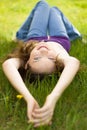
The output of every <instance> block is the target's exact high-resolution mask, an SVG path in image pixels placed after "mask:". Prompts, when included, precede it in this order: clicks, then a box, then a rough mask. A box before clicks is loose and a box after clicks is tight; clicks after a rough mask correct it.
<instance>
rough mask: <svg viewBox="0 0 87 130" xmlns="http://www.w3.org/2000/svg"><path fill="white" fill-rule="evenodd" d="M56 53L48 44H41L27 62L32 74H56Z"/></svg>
mask: <svg viewBox="0 0 87 130" xmlns="http://www.w3.org/2000/svg"><path fill="white" fill-rule="evenodd" d="M55 59H56V58H55V52H54V51H53V50H52V48H50V46H49V45H47V44H46V42H45V43H44V42H40V43H39V44H38V45H37V46H36V47H35V48H34V49H33V50H32V51H31V54H30V58H29V60H28V62H27V64H29V66H30V68H31V70H32V72H34V73H39V74H40V73H46V74H50V73H52V72H55V70H56V66H55Z"/></svg>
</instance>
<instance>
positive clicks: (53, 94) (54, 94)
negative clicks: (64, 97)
mask: <svg viewBox="0 0 87 130" xmlns="http://www.w3.org/2000/svg"><path fill="white" fill-rule="evenodd" d="M50 96H51V98H52V100H53V101H54V102H55V103H56V102H57V101H58V99H59V98H60V95H59V94H58V93H57V94H56V93H54V92H51V94H50Z"/></svg>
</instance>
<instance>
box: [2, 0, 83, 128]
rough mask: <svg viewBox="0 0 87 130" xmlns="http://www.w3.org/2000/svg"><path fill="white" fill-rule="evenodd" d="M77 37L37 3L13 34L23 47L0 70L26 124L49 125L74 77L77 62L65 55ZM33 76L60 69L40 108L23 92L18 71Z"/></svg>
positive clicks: (58, 14) (71, 28) (53, 11)
mask: <svg viewBox="0 0 87 130" xmlns="http://www.w3.org/2000/svg"><path fill="white" fill-rule="evenodd" d="M78 37H81V35H80V33H79V32H78V31H77V29H76V28H75V27H74V26H73V25H72V24H71V23H70V22H69V21H68V20H67V18H66V17H65V16H64V15H63V13H62V12H61V11H60V10H59V9H58V8H57V7H50V6H49V5H48V4H47V3H46V2H45V1H39V2H38V3H37V4H36V6H35V7H34V9H33V10H32V12H31V14H30V15H29V17H28V18H27V19H26V21H25V22H24V24H23V25H22V26H21V28H20V29H19V30H18V31H17V33H16V41H22V42H23V45H22V47H21V48H20V49H18V50H16V51H15V52H14V54H13V55H11V57H10V58H8V59H7V60H5V61H4V63H3V65H2V67H3V71H4V73H5V75H6V76H7V78H8V80H9V81H10V82H11V84H12V85H13V87H14V88H15V89H16V90H17V91H18V92H19V93H20V94H21V95H23V98H24V99H25V101H26V103H27V116H28V118H29V122H32V123H33V124H34V126H35V127H38V126H40V125H46V124H51V120H52V116H53V112H54V109H55V105H56V102H57V101H58V100H59V98H60V96H61V95H62V93H63V92H64V90H65V89H66V88H67V87H68V86H69V84H70V83H71V81H72V80H73V78H74V76H75V75H76V73H77V71H78V69H79V65H80V62H79V60H78V59H76V58H74V57H72V56H70V55H69V53H68V52H69V50H70V41H72V40H74V39H76V38H78ZM21 67H23V68H24V69H25V70H29V71H30V72H31V73H35V74H51V73H54V72H57V71H59V70H60V69H62V73H61V75H60V78H59V79H58V82H57V83H56V85H55V87H54V89H53V91H52V92H51V93H50V94H49V95H48V96H47V98H46V101H45V103H44V105H43V107H42V108H40V106H39V104H38V102H37V101H36V100H35V98H34V97H33V96H32V95H31V93H30V92H29V90H28V89H27V87H26V85H25V83H24V81H23V79H22V77H21V75H20V73H19V71H18V70H19V68H21Z"/></svg>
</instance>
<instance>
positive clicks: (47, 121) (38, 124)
mask: <svg viewBox="0 0 87 130" xmlns="http://www.w3.org/2000/svg"><path fill="white" fill-rule="evenodd" d="M43 125H51V123H50V121H49V120H45V121H43V122H39V123H36V124H34V127H38V126H43Z"/></svg>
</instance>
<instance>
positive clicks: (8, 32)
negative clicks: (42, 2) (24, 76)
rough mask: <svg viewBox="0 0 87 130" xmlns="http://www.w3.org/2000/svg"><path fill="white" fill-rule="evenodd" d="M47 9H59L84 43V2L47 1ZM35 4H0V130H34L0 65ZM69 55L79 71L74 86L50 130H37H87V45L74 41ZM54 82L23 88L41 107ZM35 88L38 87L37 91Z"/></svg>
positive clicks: (86, 4)
mask: <svg viewBox="0 0 87 130" xmlns="http://www.w3.org/2000/svg"><path fill="white" fill-rule="evenodd" d="M47 1H48V2H49V3H50V5H51V6H52V5H56V6H59V7H60V9H62V10H63V12H64V14H65V15H66V16H67V17H68V18H69V19H70V21H72V22H73V24H74V25H75V26H76V27H77V28H78V29H79V31H80V32H81V33H82V34H83V35H84V36H85V37H84V38H85V41H86V42H87V35H86V34H87V17H86V14H87V8H86V7H87V2H86V1H85V0H83V1H82V0H79V1H78V0H74V1H72V0H65V1H64V0H61V1H59V0H56V1H52V0H51V1H50V0H47ZM36 2H37V0H34V1H33V0H26V1H23V0H18V1H17V0H14V1H11V0H3V1H0V130H15V129H16V130H35V128H33V126H32V125H29V124H28V123H27V117H26V103H25V101H24V100H23V99H18V98H17V97H16V95H18V93H17V92H16V91H15V90H14V89H13V87H12V86H11V84H10V83H9V81H8V80H7V78H6V77H5V76H4V74H3V71H2V67H1V63H2V61H3V59H4V58H5V56H6V55H7V54H8V53H9V52H10V51H11V50H12V49H13V48H14V47H15V46H16V44H15V43H14V42H12V37H13V35H14V34H15V32H16V31H17V29H18V28H19V27H20V25H21V24H22V22H23V21H24V20H25V18H26V17H27V15H28V14H29V13H30V11H31V9H32V7H34V5H35V4H36ZM70 54H71V55H73V56H75V57H77V58H78V59H79V60H80V62H81V67H80V70H79V72H78V74H77V75H76V77H75V78H74V80H73V82H72V83H71V84H70V85H69V87H68V88H67V89H66V90H65V92H64V93H63V95H62V96H61V98H60V99H59V101H58V103H57V105H56V108H55V112H54V116H53V124H52V126H43V127H40V128H36V130H86V129H87V44H83V43H82V41H80V40H76V41H74V42H73V43H72V49H71V51H70ZM56 82H57V76H54V75H52V76H50V77H45V78H44V80H43V81H41V82H40V81H39V80H38V81H37V82H36V83H35V84H34V83H32V84H29V82H28V81H26V85H27V87H28V88H29V90H30V91H31V93H32V95H33V96H34V97H35V98H36V100H37V101H38V102H39V104H40V105H42V104H43V103H44V101H45V98H46V96H47V95H48V94H49V93H50V92H51V90H52V89H53V88H54V86H55V84H56ZM37 86H38V87H37Z"/></svg>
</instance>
